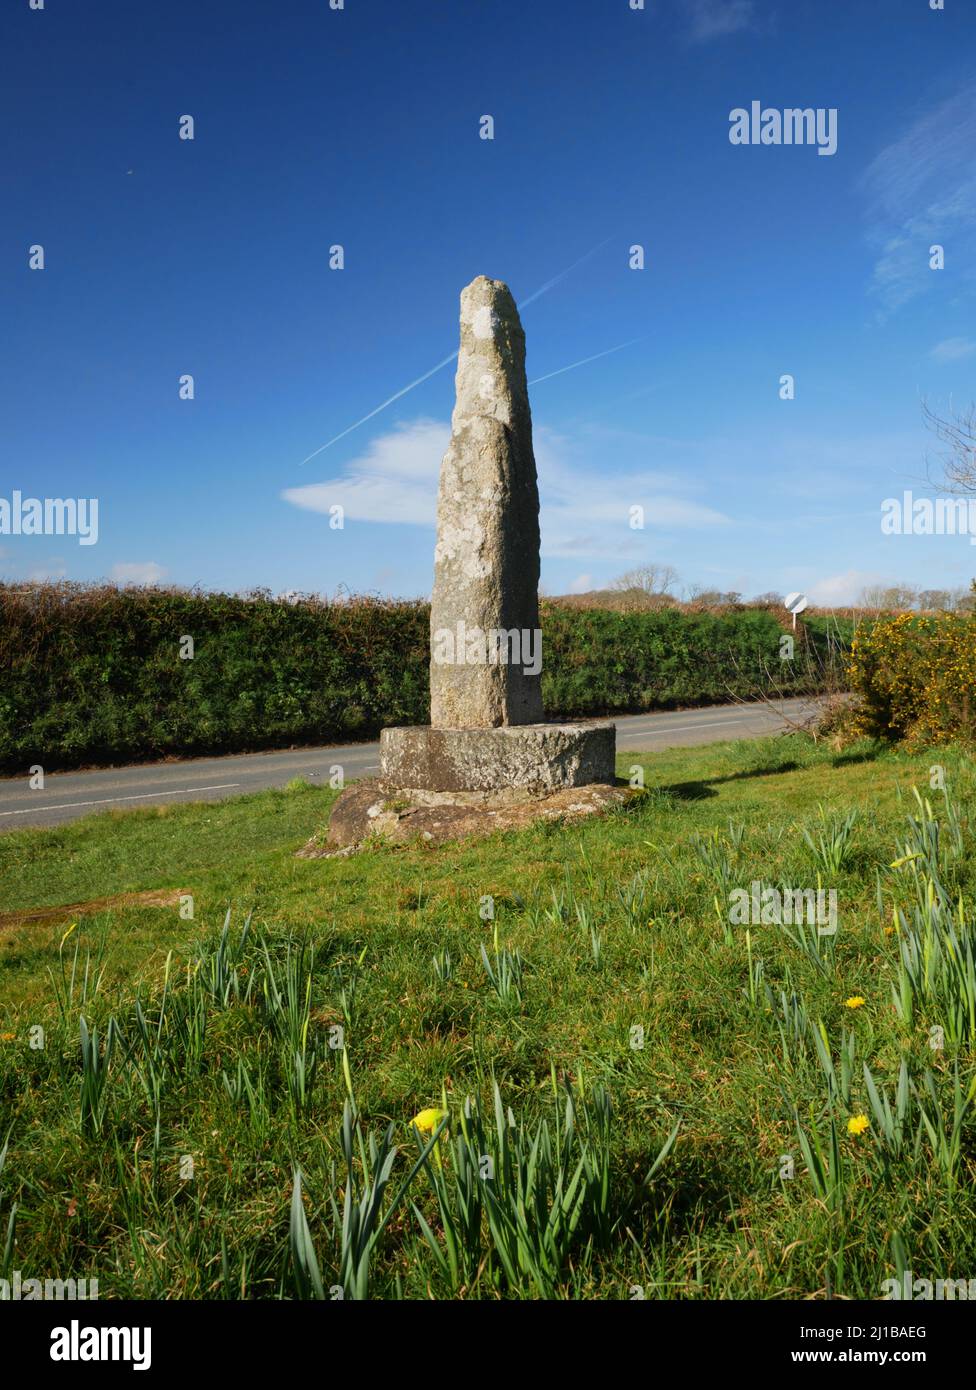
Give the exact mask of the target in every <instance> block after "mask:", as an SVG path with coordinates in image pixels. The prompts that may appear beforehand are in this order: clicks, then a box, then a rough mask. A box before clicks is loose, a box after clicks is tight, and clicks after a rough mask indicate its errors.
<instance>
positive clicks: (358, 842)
mask: <svg viewBox="0 0 976 1390" xmlns="http://www.w3.org/2000/svg"><path fill="white" fill-rule="evenodd" d="M632 795H633V793H632V791H631V789H630V788H629V787H622V786H621V787H615V786H605V785H591V786H586V787H563V788H562V789H561V790H559V791H555V792H550V793H549V794H548V795H546V796H539V795H535V794H533V793H531V792H528V791H525V792H521V793H519V792H514V791H512V790H511V789H509V790H508V791H507V792H502V793H488V792H482V793H473V792H469V793H464V792H439V793H432V792H427V793H423V792H392V791H390V789H389V788H388V787H386V786H384V785H383V783H382V782H380V781H379V780H378V779H377V778H372V777H371V778H366V779H364V780H363V781H360V782H356V783H354V784H353V785H352V786H350V787H347V788H346V789H345V791H344V792H343V793H342V795H341V796H340V797H339V799H338V800H337V801H336V803H335V806H334V808H333V811H332V815H331V817H330V819H329V830H328V838H327V841H326V843H325V844H322V843H321V842H320V841H319V840H318V839H317V838H316V839H312V840H310V841H309V843H308V844H307V845H306V846H305V847H304V849H301V850H299V851H298V854H297V858H299V859H331V858H338V857H343V856H345V855H347V854H349V853H351V852H352V851H353V850H354V849H355V848H356V847H358V846H363V845H366V846H368V845H370V844H372V843H376V844H381V845H382V844H408V843H411V842H421V843H425V844H444V843H445V842H446V841H449V840H461V839H468V838H470V837H472V836H478V835H491V834H493V833H494V832H495V831H496V830H515V829H519V828H521V827H523V826H527V825H531V824H532V823H533V821H537V820H565V821H574V820H581V819H584V818H586V817H588V816H593V815H601V814H603V813H605V812H606V811H607V810H609V809H610V808H612V807H614V806H620V805H624V804H625V803H626V802H627V801H628V800H629V799H630V797H631V796H632Z"/></svg>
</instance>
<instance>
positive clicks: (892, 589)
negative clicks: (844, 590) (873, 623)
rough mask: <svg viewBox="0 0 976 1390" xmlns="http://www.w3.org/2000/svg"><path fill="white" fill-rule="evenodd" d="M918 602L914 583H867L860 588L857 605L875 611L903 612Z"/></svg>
mask: <svg viewBox="0 0 976 1390" xmlns="http://www.w3.org/2000/svg"><path fill="white" fill-rule="evenodd" d="M918 602H919V593H918V590H917V589H916V588H915V586H914V584H869V585H867V586H866V587H865V588H863V589H862V590H861V592H860V594H859V596H858V600H857V606H858V607H859V608H870V609H871V610H872V611H873V612H875V613H904V612H906V611H907V610H909V609H912V608H914V607H915V606H916V604H917V603H918Z"/></svg>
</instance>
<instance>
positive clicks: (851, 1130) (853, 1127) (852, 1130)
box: [847, 1115, 870, 1134]
mask: <svg viewBox="0 0 976 1390" xmlns="http://www.w3.org/2000/svg"><path fill="white" fill-rule="evenodd" d="M869 1126H870V1121H869V1119H868V1117H867V1115H852V1116H851V1118H850V1119H849V1120H848V1121H847V1132H848V1134H863V1133H864V1131H865V1130H866V1129H868V1128H869Z"/></svg>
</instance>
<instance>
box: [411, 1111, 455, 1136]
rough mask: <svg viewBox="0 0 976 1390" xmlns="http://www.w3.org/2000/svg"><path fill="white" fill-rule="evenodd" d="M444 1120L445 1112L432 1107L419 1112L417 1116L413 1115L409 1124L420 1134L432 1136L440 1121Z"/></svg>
mask: <svg viewBox="0 0 976 1390" xmlns="http://www.w3.org/2000/svg"><path fill="white" fill-rule="evenodd" d="M446 1118H447V1111H446V1110H438V1108H437V1106H436V1105H432V1106H430V1107H429V1108H428V1109H427V1110H421V1112H420V1114H419V1115H414V1117H413V1119H412V1120H411V1121H410V1123H411V1124H412V1125H413V1127H414V1129H419V1130H420V1132H421V1134H433V1132H434V1130H435V1129H436V1128H437V1126H438V1125H439V1124H440V1122H441V1120H443V1119H446Z"/></svg>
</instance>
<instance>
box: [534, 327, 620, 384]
mask: <svg viewBox="0 0 976 1390" xmlns="http://www.w3.org/2000/svg"><path fill="white" fill-rule="evenodd" d="M639 342H640V339H639V338H631V339H630V341H629V342H626V343H618V344H617V346H616V347H612V348H605V349H604V350H603V352H595V353H594V354H593V356H592V357H581V358H580V360H579V361H578V362H570V364H569V366H568V367H560V368H559V369H558V370H557V371H555V372H546V374H545V376H537V377H535V378H533V380H532V381H530V382H529V385H530V386H535V385H536V384H537V382H540V381H548V380H549V378H550V377H552V376H562V374H563V372H571V371H572V370H573V368H574V367H585V366H586V364H587V362H595V361H596V359H597V358H598V357H609V356H610V354H611V352H620V351H621V349H623V348H625V347H632V346H633V345H634V343H639Z"/></svg>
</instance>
